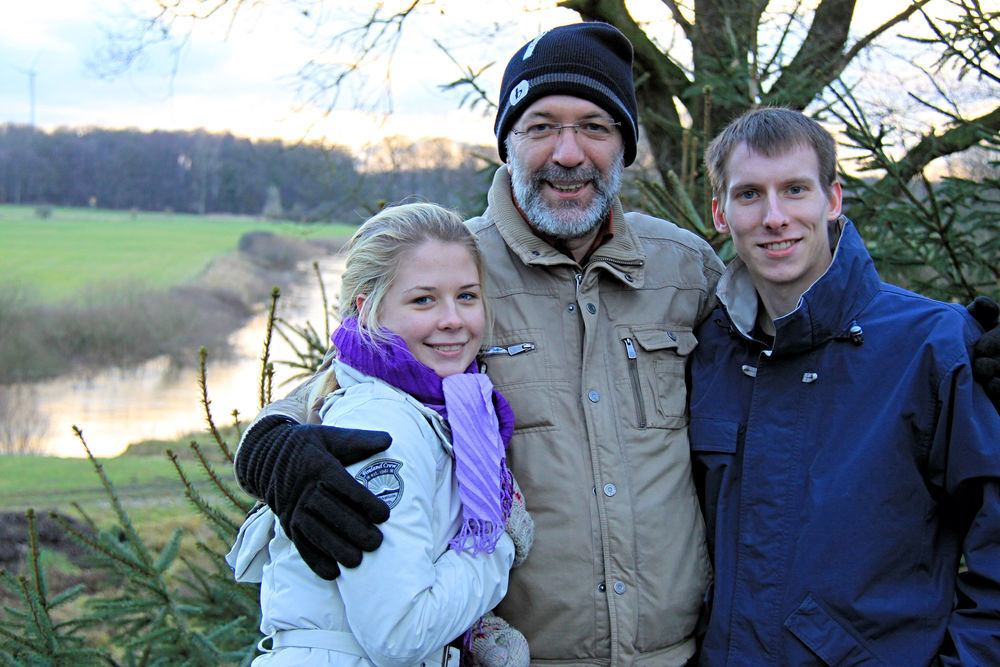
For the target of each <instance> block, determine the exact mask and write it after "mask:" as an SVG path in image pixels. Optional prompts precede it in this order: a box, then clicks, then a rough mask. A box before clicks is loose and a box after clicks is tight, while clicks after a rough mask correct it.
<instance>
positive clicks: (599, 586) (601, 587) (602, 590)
mask: <svg viewBox="0 0 1000 667" xmlns="http://www.w3.org/2000/svg"><path fill="white" fill-rule="evenodd" d="M597 590H599V591H601V592H602V593H603V592H604V591H606V590H608V587H607V586H605V585H604V584H603V583H601V584H597Z"/></svg>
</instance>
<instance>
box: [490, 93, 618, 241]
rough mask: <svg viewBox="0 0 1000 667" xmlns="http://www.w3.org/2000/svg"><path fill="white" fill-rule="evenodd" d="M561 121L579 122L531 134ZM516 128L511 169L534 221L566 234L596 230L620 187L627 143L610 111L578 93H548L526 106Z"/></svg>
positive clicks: (521, 201) (518, 194) (546, 229)
mask: <svg viewBox="0 0 1000 667" xmlns="http://www.w3.org/2000/svg"><path fill="white" fill-rule="evenodd" d="M561 125H577V126H578V127H577V128H576V129H573V128H566V129H563V130H561V131H558V132H551V133H547V132H543V133H542V134H546V135H547V136H545V137H544V138H532V132H533V131H537V130H539V129H542V128H551V127H553V126H561ZM513 129H514V132H512V133H511V135H510V143H509V144H508V145H509V151H508V159H509V162H508V164H507V169H508V170H509V171H510V174H511V183H512V186H513V189H514V197H515V198H516V200H517V204H518V206H520V207H521V210H522V211H524V213H525V215H526V216H527V218H528V220H529V221H530V222H531V224H532V225H534V226H535V227H536V228H537V229H538V230H540V231H542V232H543V233H545V234H548V235H550V236H553V237H555V238H560V239H567V240H568V239H576V238H581V237H583V236H586V235H587V234H588V233H590V232H592V231H593V230H595V229H596V228H597V227H598V225H600V224H601V222H602V221H603V220H604V218H605V217H606V216H607V214H608V212H609V211H610V210H611V205H612V203H613V202H614V200H615V197H616V196H617V195H618V190H619V189H620V187H621V173H622V164H623V155H624V148H623V143H622V136H621V132H620V131H619V130H618V128H617V127H616V125H615V124H614V121H613V119H612V118H611V115H610V114H608V112H606V111H604V110H603V109H602V108H601V107H599V106H597V105H596V104H594V103H592V102H588V101H587V100H584V99H581V98H579V97H571V96H569V95H549V96H547V97H543V98H541V99H539V100H536V101H535V102H534V103H533V104H531V105H530V106H529V107H528V108H527V109H525V110H524V113H522V114H521V117H520V118H518V120H517V123H515V124H514V128H513ZM519 132H520V133H522V134H518V133H519Z"/></svg>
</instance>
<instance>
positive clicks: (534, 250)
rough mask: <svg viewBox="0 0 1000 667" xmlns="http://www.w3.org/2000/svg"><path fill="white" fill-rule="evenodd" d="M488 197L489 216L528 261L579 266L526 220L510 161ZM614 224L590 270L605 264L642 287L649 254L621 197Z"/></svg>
mask: <svg viewBox="0 0 1000 667" xmlns="http://www.w3.org/2000/svg"><path fill="white" fill-rule="evenodd" d="M487 201H488V206H487V208H486V216H487V217H488V218H491V219H492V220H493V221H494V222H495V223H496V226H497V229H498V230H499V232H500V235H501V236H502V237H503V240H504V241H505V242H506V243H507V246H508V247H509V248H510V249H511V250H512V251H513V252H514V253H515V254H516V255H517V256H518V257H519V258H520V260H521V261H522V262H524V264H526V265H536V266H557V265H570V266H573V267H578V265H577V263H576V262H575V261H574V260H573V258H572V257H569V256H568V255H566V254H565V253H562V252H560V251H558V250H556V249H555V248H553V247H552V246H551V245H550V244H549V243H547V242H546V241H545V240H544V239H542V238H541V237H540V236H538V235H537V234H536V233H535V232H534V230H533V229H532V228H531V226H530V225H529V224H528V223H527V221H525V219H524V217H523V216H522V215H521V212H520V211H519V210H518V208H517V205H516V204H515V203H514V197H513V194H512V191H511V184H510V174H509V173H508V172H507V167H506V165H501V166H500V168H499V169H497V171H496V174H494V176H493V185H492V186H491V187H490V191H489V194H488V195H487ZM611 225H612V228H613V229H614V230H615V231H614V236H612V237H611V239H610V240H608V241H607V242H606V243H604V244H603V245H601V246H600V247H598V248H597V249H596V250H594V251H593V253H591V255H590V259H589V261H588V262H587V267H586V271H587V272H589V271H590V270H591V269H592V267H601V268H604V269H606V270H607V271H608V272H609V273H610V274H611V275H613V276H615V277H617V278H618V279H619V280H620V281H621V282H622V283H624V284H625V285H628V286H629V287H641V286H642V279H643V273H644V272H643V269H644V267H645V264H646V255H645V253H644V252H643V250H642V244H641V243H640V242H639V237H638V236H637V235H636V233H635V230H633V229H632V227H631V226H630V225H629V224H628V223H627V222H626V221H625V211H624V209H623V208H622V204H621V200H620V199H618V198H615V202H614V204H613V205H612V207H611Z"/></svg>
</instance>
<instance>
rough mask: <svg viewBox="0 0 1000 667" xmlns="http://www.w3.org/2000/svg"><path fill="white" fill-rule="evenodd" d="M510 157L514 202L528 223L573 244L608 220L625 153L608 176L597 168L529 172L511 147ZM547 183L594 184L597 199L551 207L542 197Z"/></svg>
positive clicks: (550, 169) (558, 168)
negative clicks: (587, 202)
mask: <svg viewBox="0 0 1000 667" xmlns="http://www.w3.org/2000/svg"><path fill="white" fill-rule="evenodd" d="M507 155H508V159H509V161H510V167H511V179H510V180H511V187H512V188H513V190H514V199H515V200H516V201H517V204H518V206H520V207H521V210H522V211H523V212H524V215H525V216H526V217H527V218H528V222H530V223H531V224H532V225H533V226H534V227H535V229H537V230H538V231H540V232H542V233H543V234H546V235H548V236H551V237H552V238H557V239H562V240H566V241H571V240H574V239H578V238H581V237H584V236H586V235H587V234H589V233H591V232H593V231H594V230H595V229H597V228H598V227H599V226H600V224H601V223H602V222H603V221H604V220H605V219H606V218H607V217H608V213H609V212H610V211H611V207H612V205H613V204H614V201H615V197H617V196H618V191H619V189H620V188H621V183H622V170H623V169H624V152H622V153H619V154H618V158H617V159H616V160H615V161H614V163H613V164H612V165H611V168H610V169H609V170H608V173H607V174H604V173H602V172H601V170H600V169H598V168H597V167H573V168H572V169H567V168H565V167H560V166H558V165H553V164H550V165H546V166H544V167H541V168H540V169H538V170H537V171H535V172H533V173H528V171H527V169H525V168H524V166H523V165H522V164H521V162H520V161H519V160H518V158H517V152H516V151H512V150H510V147H508V149H507ZM545 181H553V182H556V183H558V182H562V181H577V182H583V181H590V182H591V183H593V185H594V198H593V199H592V200H591V202H590V203H589V204H587V205H586V206H582V205H581V204H580V203H579V202H576V201H564V202H562V203H560V204H558V205H556V206H552V205H550V204H548V203H547V202H546V201H545V200H544V199H543V198H542V187H543V183H544V182H545Z"/></svg>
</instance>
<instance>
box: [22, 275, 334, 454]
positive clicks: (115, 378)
mask: <svg viewBox="0 0 1000 667" xmlns="http://www.w3.org/2000/svg"><path fill="white" fill-rule="evenodd" d="M342 271H343V258H342V257H332V258H327V259H325V260H322V261H321V262H320V272H321V274H322V276H323V282H324V284H325V286H326V292H327V296H328V298H329V299H331V300H333V299H334V295H336V294H337V293H338V292H339V291H340V274H341V272H342ZM309 275H310V278H309V279H307V280H306V282H304V283H303V284H301V285H295V286H293V287H291V288H289V289H287V290H283V291H282V296H281V300H280V301H279V314H280V316H281V317H283V318H284V319H286V320H288V321H290V322H292V323H295V324H302V323H304V322H306V321H307V320H308V321H310V322H312V323H313V324H314V325H315V326H316V328H317V330H318V331H319V332H320V334H321V335H322V333H323V324H322V322H323V304H322V299H321V296H320V291H319V287H318V285H317V283H316V280H315V276H313V275H312V274H311V273H310V274H309ZM266 322H267V314H266V313H263V314H260V315H258V316H256V317H254V318H252V319H251V320H250V321H249V322H248V323H247V324H246V325H245V326H244V327H243V328H242V329H240V330H239V331H237V332H236V333H234V334H233V338H232V341H233V344H234V347H235V355H234V356H233V358H232V359H231V360H229V361H226V362H221V361H220V362H214V361H212V360H211V350H209V361H208V366H207V368H208V370H207V377H208V395H209V399H210V400H211V402H212V403H211V408H212V416H213V418H214V420H215V422H216V424H219V425H224V424H230V423H232V417H231V416H230V413H232V411H233V410H234V409H236V410H239V412H240V415H241V421H242V422H243V423H244V424H245V423H246V422H247V421H248V420H249V419H250V418H252V417H253V416H254V415H255V414H257V410H258V406H259V384H260V355H261V351H262V349H263V340H264V326H265V324H266ZM191 355H192V359H196V358H197V350H192V353H191ZM292 358H293V353H292V351H291V350H290V348H289V347H288V344H287V343H286V342H285V341H284V340H282V338H281V337H280V336H274V337H273V338H272V341H271V359H272V360H281V359H285V360H289V359H292ZM294 374H295V371H294V370H290V369H288V368H286V367H284V366H283V365H276V366H275V377H274V390H273V392H274V395H275V397H279V396H282V395H284V394H285V393H287V391H288V390H289V389H290V388H291V387H292V386H294V385H281V384H280V383H281V382H282V381H284V380H286V379H287V378H289V377H290V376H291V375H294ZM32 388H33V389H34V391H35V392H36V395H37V400H38V413H39V414H40V415H47V416H48V419H49V428H48V431H47V433H48V437H47V438H46V439H45V441H44V445H43V450H44V452H45V453H46V454H49V455H52V456H86V452H85V451H84V449H83V446H82V445H81V444H80V441H79V440H78V439H77V437H76V436H75V435H74V434H73V431H72V427H73V425H74V424H75V425H77V426H79V427H80V429H81V430H82V431H83V436H84V438H85V439H86V441H87V446H88V447H90V450H91V451H92V452H93V453H94V455H95V456H99V457H112V456H117V455H118V454H120V453H121V452H123V451H124V450H125V448H126V447H128V445H129V444H130V443H132V442H136V441H139V440H147V439H169V438H175V437H178V436H181V435H183V434H184V433H188V432H190V431H196V430H199V429H201V428H204V426H205V418H204V411H203V410H202V407H201V403H200V400H201V396H200V393H199V390H198V378H197V370H196V369H193V368H188V369H183V370H181V371H176V370H174V369H171V368H170V365H169V363H168V362H167V361H166V360H165V359H154V360H152V361H149V362H148V363H146V364H143V365H142V366H141V367H139V368H134V369H126V370H111V371H106V372H102V373H99V374H96V375H93V376H87V377H83V376H71V377H62V378H58V379H56V380H52V381H49V382H43V383H36V384H33V385H32ZM232 444H235V443H232Z"/></svg>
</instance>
